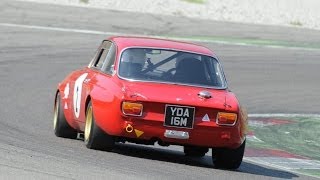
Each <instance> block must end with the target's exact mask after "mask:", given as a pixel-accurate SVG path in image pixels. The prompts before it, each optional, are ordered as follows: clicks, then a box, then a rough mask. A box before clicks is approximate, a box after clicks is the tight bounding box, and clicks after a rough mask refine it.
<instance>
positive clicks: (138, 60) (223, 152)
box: [54, 37, 247, 169]
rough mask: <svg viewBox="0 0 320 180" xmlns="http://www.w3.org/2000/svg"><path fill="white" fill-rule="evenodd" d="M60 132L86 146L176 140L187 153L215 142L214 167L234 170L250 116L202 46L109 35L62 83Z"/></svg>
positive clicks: (200, 151)
mask: <svg viewBox="0 0 320 180" xmlns="http://www.w3.org/2000/svg"><path fill="white" fill-rule="evenodd" d="M54 132H55V135H56V136H58V137H66V138H77V134H78V133H83V134H84V142H85V145H86V146H87V147H88V148H90V149H103V150H107V151H111V150H112V149H113V148H114V146H115V143H116V142H123V143H124V142H133V143H137V144H149V145H154V143H155V142H157V143H158V144H159V145H161V146H169V145H181V146H183V147H184V153H185V154H186V155H188V156H199V157H201V156H204V155H205V154H206V153H207V152H208V150H209V148H212V160H213V163H214V164H215V166H216V167H220V168H227V169H236V168H238V167H239V166H240V164H241V162H242V158H243V153H244V149H245V142H246V141H245V140H246V138H245V134H246V132H247V114H246V112H245V111H244V110H242V108H241V107H240V105H239V102H238V100H237V98H236V96H235V95H234V94H233V93H232V92H231V91H230V90H229V89H228V88H227V83H226V79H225V76H224V73H223V70H222V68H221V65H220V63H219V61H218V59H217V57H216V55H215V54H214V53H213V52H212V51H211V50H209V49H208V48H206V47H203V46H199V45H195V44H191V43H185V42H179V41H171V40H164V39H155V38H142V37H111V38H109V39H106V40H104V41H103V42H102V43H101V45H100V47H99V48H98V50H97V52H96V54H95V56H94V58H93V59H92V60H91V62H90V63H89V65H88V67H85V68H82V69H79V70H77V71H74V72H72V73H71V74H69V75H68V76H67V77H66V78H65V79H64V80H63V81H62V82H61V83H59V85H58V88H57V91H56V96H55V106H54Z"/></svg>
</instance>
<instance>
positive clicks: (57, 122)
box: [53, 93, 78, 139]
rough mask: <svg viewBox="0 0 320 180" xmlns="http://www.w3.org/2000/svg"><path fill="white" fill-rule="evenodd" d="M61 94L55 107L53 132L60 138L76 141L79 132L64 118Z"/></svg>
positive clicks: (58, 95)
mask: <svg viewBox="0 0 320 180" xmlns="http://www.w3.org/2000/svg"><path fill="white" fill-rule="evenodd" d="M62 107H63V106H62V102H61V98H60V93H58V94H57V97H56V100H55V107H54V117H53V130H54V134H55V135H56V136H58V137H64V138H70V139H76V138H77V135H78V132H77V131H76V130H75V129H73V128H72V127H71V126H70V125H69V124H68V122H67V120H66V117H65V116H64V112H63V108H62Z"/></svg>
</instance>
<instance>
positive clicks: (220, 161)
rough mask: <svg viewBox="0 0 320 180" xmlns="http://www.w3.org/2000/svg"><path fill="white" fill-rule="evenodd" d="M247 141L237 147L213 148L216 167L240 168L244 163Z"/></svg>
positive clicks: (213, 159)
mask: <svg viewBox="0 0 320 180" xmlns="http://www.w3.org/2000/svg"><path fill="white" fill-rule="evenodd" d="M245 146H246V141H244V142H243V143H242V145H241V146H240V147H238V148H236V149H228V148H214V149H212V161H213V164H214V165H215V167H216V168H221V169H238V168H239V166H240V165H241V163H242V159H243V154H244V149H245Z"/></svg>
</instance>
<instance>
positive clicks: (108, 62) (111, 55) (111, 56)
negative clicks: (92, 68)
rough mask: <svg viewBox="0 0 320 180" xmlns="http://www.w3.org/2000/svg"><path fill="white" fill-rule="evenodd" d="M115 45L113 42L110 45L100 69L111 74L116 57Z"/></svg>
mask: <svg viewBox="0 0 320 180" xmlns="http://www.w3.org/2000/svg"><path fill="white" fill-rule="evenodd" d="M115 56H116V47H115V45H114V44H112V45H111V47H110V49H109V52H108V54H107V57H106V59H105V60H104V64H103V66H102V69H101V70H102V71H103V72H105V73H107V74H112V73H113V70H114V61H115V59H116V57H115Z"/></svg>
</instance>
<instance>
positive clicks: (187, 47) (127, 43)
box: [108, 36, 215, 56]
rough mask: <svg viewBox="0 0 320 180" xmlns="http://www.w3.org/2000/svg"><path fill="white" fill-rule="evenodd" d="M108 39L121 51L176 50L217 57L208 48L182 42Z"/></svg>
mask: <svg viewBox="0 0 320 180" xmlns="http://www.w3.org/2000/svg"><path fill="white" fill-rule="evenodd" d="M108 39H109V40H111V41H113V42H115V43H116V44H117V46H118V49H119V50H120V51H122V50H123V49H126V48H130V47H152V48H160V49H174V50H178V51H188V52H194V53H198V54H204V55H208V56H215V54H214V53H213V52H212V51H211V50H210V49H208V48H207V47H204V46H201V45H197V44H193V43H188V42H182V41H174V40H168V39H160V38H151V37H133V36H112V37H110V38H108Z"/></svg>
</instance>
